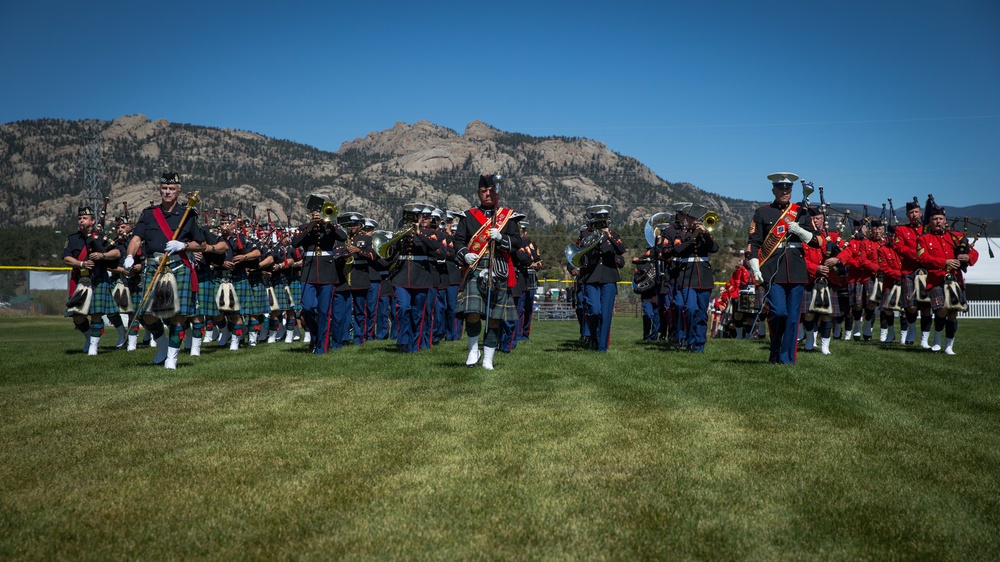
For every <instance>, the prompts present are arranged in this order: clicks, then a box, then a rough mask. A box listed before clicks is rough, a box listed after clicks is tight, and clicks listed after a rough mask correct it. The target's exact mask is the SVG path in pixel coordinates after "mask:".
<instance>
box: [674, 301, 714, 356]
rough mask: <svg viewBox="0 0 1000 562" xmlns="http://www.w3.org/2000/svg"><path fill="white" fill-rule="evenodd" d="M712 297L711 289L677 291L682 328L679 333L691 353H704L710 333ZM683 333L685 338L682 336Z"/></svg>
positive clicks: (683, 343)
mask: <svg viewBox="0 0 1000 562" xmlns="http://www.w3.org/2000/svg"><path fill="white" fill-rule="evenodd" d="M710 296H712V290H711V289H690V288H686V287H685V288H680V289H677V297H676V298H675V299H674V302H676V303H677V310H678V311H679V312H680V317H681V318H680V321H679V322H678V323H679V324H680V325H681V327H680V328H678V330H677V333H678V336H679V337H683V339H682V340H680V343H681V344H682V345H685V346H687V347H688V349H690V350H691V351H703V350H704V349H705V338H706V334H707V332H708V299H709V297H710ZM682 333H683V336H681V334H682Z"/></svg>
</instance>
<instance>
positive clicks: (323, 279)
mask: <svg viewBox="0 0 1000 562" xmlns="http://www.w3.org/2000/svg"><path fill="white" fill-rule="evenodd" d="M346 240H347V232H346V231H345V230H344V229H343V228H342V227H341V226H339V225H331V224H319V225H315V226H313V225H312V224H304V225H302V226H300V227H299V231H298V234H296V235H295V238H293V239H292V246H295V247H296V248H302V250H303V251H302V278H301V279H302V282H303V283H314V284H317V285H328V284H334V285H336V284H337V283H339V282H340V277H339V275H338V273H337V260H336V257H335V256H334V246H335V245H336V243H337V242H343V241H346Z"/></svg>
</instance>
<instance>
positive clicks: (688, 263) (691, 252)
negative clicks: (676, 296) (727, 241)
mask: <svg viewBox="0 0 1000 562" xmlns="http://www.w3.org/2000/svg"><path fill="white" fill-rule="evenodd" d="M677 239H679V240H680V244H675V245H674V248H673V262H674V264H675V266H676V268H677V277H676V279H677V280H676V284H677V288H679V289H699V290H711V289H713V288H714V287H715V277H714V276H713V274H712V264H711V263H709V261H708V255H709V254H714V253H716V252H718V251H719V244H718V243H716V241H715V240H714V239H712V235H711V234H708V233H707V232H701V233H697V234H696V233H693V232H683V233H681V234H680V235H679V236H678V238H677ZM677 239H675V240H677Z"/></svg>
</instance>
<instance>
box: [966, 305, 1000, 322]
mask: <svg viewBox="0 0 1000 562" xmlns="http://www.w3.org/2000/svg"><path fill="white" fill-rule="evenodd" d="M958 317H959V318H1000V301H969V310H966V311H965V312H960V313H958Z"/></svg>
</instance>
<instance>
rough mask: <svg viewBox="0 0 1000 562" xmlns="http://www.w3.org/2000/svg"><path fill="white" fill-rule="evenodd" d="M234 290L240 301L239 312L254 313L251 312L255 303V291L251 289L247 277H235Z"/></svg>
mask: <svg viewBox="0 0 1000 562" xmlns="http://www.w3.org/2000/svg"><path fill="white" fill-rule="evenodd" d="M230 281H232V282H233V290H234V291H236V298H237V299H239V301H240V310H239V312H238V314H253V313H252V312H250V310H251V306H252V305H253V292H252V291H251V289H250V281H248V280H247V278H246V277H233V278H232V279H230Z"/></svg>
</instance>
